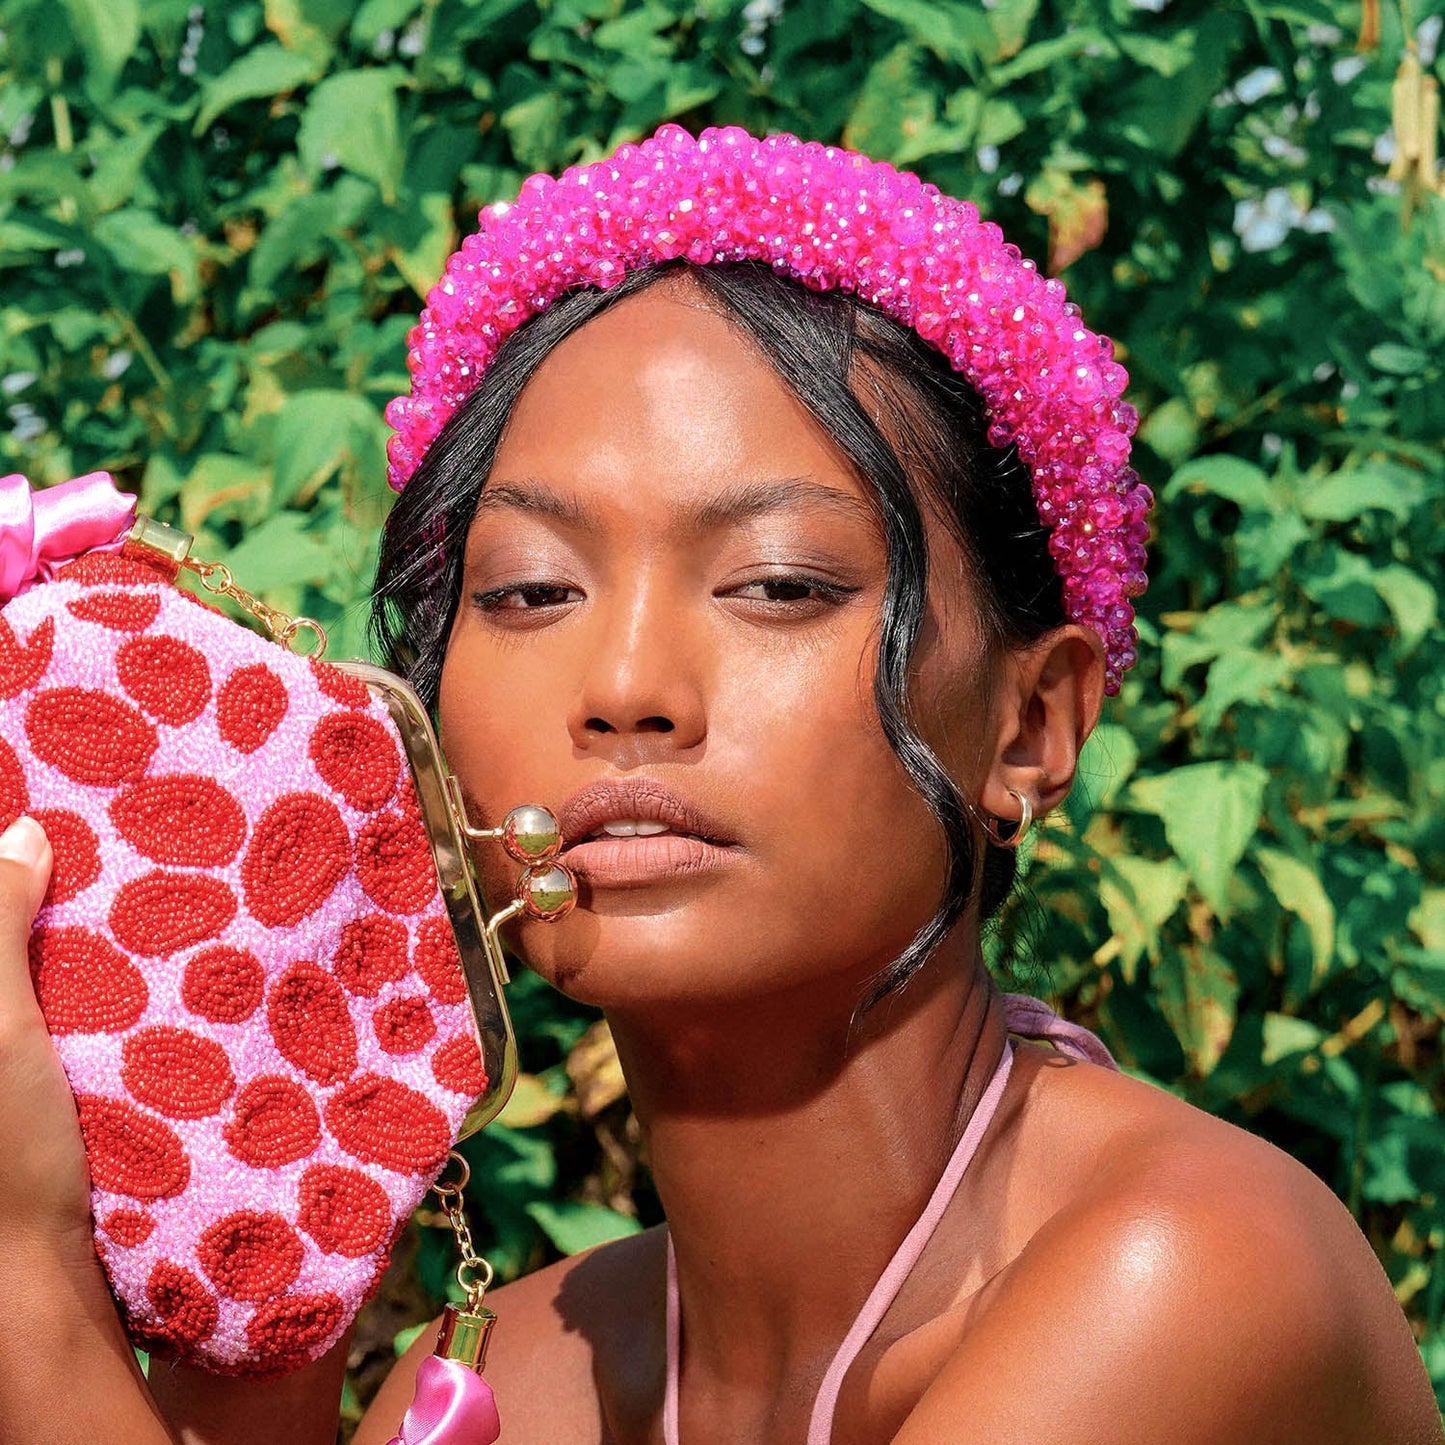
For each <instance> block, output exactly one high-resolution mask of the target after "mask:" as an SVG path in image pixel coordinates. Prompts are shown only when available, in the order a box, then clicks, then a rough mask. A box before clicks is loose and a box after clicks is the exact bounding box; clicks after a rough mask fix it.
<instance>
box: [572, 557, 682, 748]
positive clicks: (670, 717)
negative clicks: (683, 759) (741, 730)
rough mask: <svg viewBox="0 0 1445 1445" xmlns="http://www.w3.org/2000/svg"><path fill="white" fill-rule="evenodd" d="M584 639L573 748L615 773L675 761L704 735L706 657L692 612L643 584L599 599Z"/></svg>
mask: <svg viewBox="0 0 1445 1445" xmlns="http://www.w3.org/2000/svg"><path fill="white" fill-rule="evenodd" d="M590 611H591V616H590V618H589V622H590V626H589V627H588V628H587V631H586V636H585V638H583V639H582V640H581V641H582V648H583V653H582V655H583V658H584V661H583V666H582V686H581V688H580V689H579V691H578V694H577V699H576V705H575V707H574V710H573V714H572V717H571V719H570V722H569V727H570V731H571V734H572V741H573V745H574V746H575V747H576V748H577V749H578V750H579V751H581V752H585V753H587V754H590V755H591V756H593V757H601V758H605V759H606V760H607V761H608V762H610V763H612V764H613V765H614V766H615V767H618V768H624V769H626V768H637V767H645V766H647V765H648V764H649V763H656V762H664V761H674V760H677V759H678V758H679V756H680V755H683V754H686V753H688V752H689V751H691V750H693V749H696V748H698V747H700V746H701V745H702V743H703V741H704V740H705V738H706V736H707V707H706V701H705V697H704V688H703V684H702V671H703V659H702V657H701V653H700V649H699V646H698V644H699V642H700V641H701V639H700V638H699V637H698V635H697V631H696V629H695V628H693V627H690V626H689V625H688V623H687V611H688V609H687V607H686V606H685V605H684V604H683V603H682V601H680V600H679V599H677V598H671V599H669V598H668V597H667V596H666V595H665V594H664V589H662V588H660V587H658V586H654V585H651V584H646V583H644V584H640V585H638V586H636V587H633V588H630V589H628V591H626V592H625V593H619V594H617V595H615V596H612V597H610V598H598V599H595V601H594V605H593V607H592V608H591V609H590Z"/></svg>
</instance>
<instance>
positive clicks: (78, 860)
mask: <svg viewBox="0 0 1445 1445" xmlns="http://www.w3.org/2000/svg"><path fill="white" fill-rule="evenodd" d="M0 811H3V808H0ZM33 817H34V818H35V821H36V822H37V823H39V824H40V826H41V827H42V828H44V829H45V836H46V837H47V838H49V839H50V847H51V849H52V851H53V852H54V854H55V863H54V866H53V867H52V868H51V870H50V886H49V887H48V888H47V889H46V891H45V901H46V903H48V904H50V905H51V906H54V905H55V904H57V903H69V902H70V900H71V899H72V898H75V897H77V896H78V895H79V894H81V893H84V892H85V890H86V889H87V888H89V887H90V885H91V884H92V883H94V882H95V880H96V879H97V878H99V877H100V842H99V840H98V839H97V838H96V836H95V830H94V829H93V828H92V827H91V826H90V824H89V823H87V822H86V821H85V819H84V818H82V817H81V816H80V814H79V813H72V812H70V811H69V810H68V809H65V808H37V809H36V810H35V812H34V814H33Z"/></svg>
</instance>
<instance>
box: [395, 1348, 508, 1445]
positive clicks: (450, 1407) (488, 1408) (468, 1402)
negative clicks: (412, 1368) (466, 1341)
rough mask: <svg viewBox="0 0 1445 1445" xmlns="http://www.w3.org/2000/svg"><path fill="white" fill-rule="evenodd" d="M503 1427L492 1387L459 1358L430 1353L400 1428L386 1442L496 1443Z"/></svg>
mask: <svg viewBox="0 0 1445 1445" xmlns="http://www.w3.org/2000/svg"><path fill="white" fill-rule="evenodd" d="M501 1433H502V1422H501V1421H500V1420H499V1419H498V1418H497V1406H496V1402H495V1401H494V1400H493V1399H492V1387H491V1386H490V1385H488V1384H487V1382H486V1381H485V1380H484V1379H482V1377H481V1376H480V1375H478V1374H477V1373H476V1372H475V1371H473V1370H471V1369H470V1368H468V1366H466V1365H464V1364H462V1362H461V1361H460V1360H443V1359H440V1358H439V1357H438V1356H436V1355H428V1356H427V1357H426V1359H424V1360H423V1361H422V1362H421V1368H420V1369H419V1370H418V1371H417V1372H416V1394H415V1396H414V1397H413V1399H412V1402H411V1406H410V1408H409V1409H408V1410H407V1412H406V1415H405V1417H404V1418H403V1420H402V1422H401V1434H400V1435H394V1436H393V1437H392V1438H391V1440H390V1441H389V1442H388V1445H492V1441H494V1440H495V1439H496V1438H497V1436H498V1435H500V1434H501Z"/></svg>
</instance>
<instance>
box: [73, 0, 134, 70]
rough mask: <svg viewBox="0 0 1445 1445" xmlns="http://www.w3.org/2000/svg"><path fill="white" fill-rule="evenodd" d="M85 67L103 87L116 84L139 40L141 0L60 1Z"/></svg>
mask: <svg viewBox="0 0 1445 1445" xmlns="http://www.w3.org/2000/svg"><path fill="white" fill-rule="evenodd" d="M61 7H62V8H63V9H64V11H65V13H66V15H67V16H68V17H69V20H70V27H71V29H72V31H73V32H74V33H75V38H76V39H77V40H78V41H79V42H80V48H81V52H82V53H83V54H84V56H85V62H86V68H87V69H88V70H89V72H90V73H91V75H93V76H94V77H95V78H96V79H97V80H98V81H99V82H100V83H101V85H102V86H103V87H104V88H107V89H108V88H109V87H111V86H113V85H114V84H115V81H116V79H117V77H118V76H119V75H120V72H121V69H122V67H123V66H124V65H125V63H126V61H127V60H129V59H130V57H131V55H132V54H133V52H134V51H135V48H136V43H137V42H138V41H139V40H140V0H61Z"/></svg>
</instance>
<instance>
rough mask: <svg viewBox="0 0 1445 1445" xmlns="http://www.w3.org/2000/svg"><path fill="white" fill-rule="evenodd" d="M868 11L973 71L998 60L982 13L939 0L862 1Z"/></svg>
mask: <svg viewBox="0 0 1445 1445" xmlns="http://www.w3.org/2000/svg"><path fill="white" fill-rule="evenodd" d="M863 3H864V4H865V5H866V6H867V8H868V9H869V10H872V11H873V12H874V13H875V14H878V15H882V16H884V17H885V18H886V19H889V20H892V21H895V22H896V23H897V24H898V25H900V26H901V27H902V28H903V31H904V33H905V34H907V35H909V36H910V37H912V38H913V39H915V40H917V41H918V42H919V43H920V44H921V45H925V46H927V47H928V49H929V50H931V51H933V53H934V54H935V55H937V56H938V58H939V59H940V60H951V61H954V62H955V63H957V64H959V65H962V66H964V67H965V68H967V69H973V68H975V67H977V66H978V65H980V63H982V62H987V61H991V60H995V59H997V58H999V56H998V51H999V45H998V39H997V37H996V36H995V34H994V32H993V28H992V27H991V26H990V25H989V23H988V14H987V12H986V11H985V10H983V9H981V8H980V9H978V10H975V9H974V8H973V7H972V6H968V5H953V4H940V3H938V0H863Z"/></svg>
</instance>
